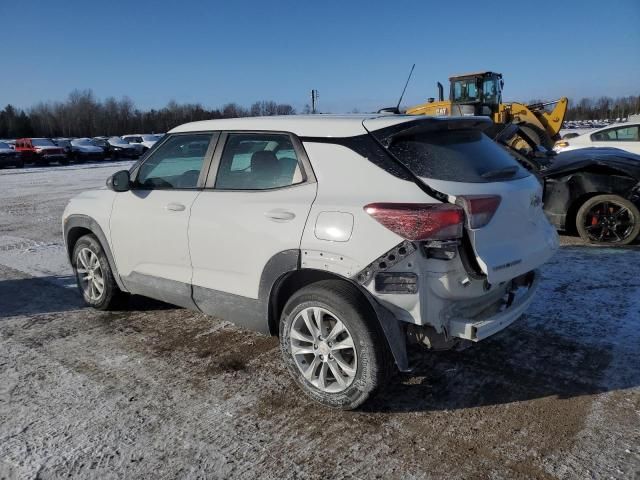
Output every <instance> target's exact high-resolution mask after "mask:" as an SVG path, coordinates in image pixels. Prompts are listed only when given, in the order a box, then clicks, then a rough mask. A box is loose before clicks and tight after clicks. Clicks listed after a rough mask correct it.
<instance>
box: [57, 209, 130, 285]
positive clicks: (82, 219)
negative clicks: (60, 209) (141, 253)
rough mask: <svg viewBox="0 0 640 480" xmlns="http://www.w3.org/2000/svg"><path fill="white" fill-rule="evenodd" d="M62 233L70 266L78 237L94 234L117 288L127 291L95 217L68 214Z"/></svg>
mask: <svg viewBox="0 0 640 480" xmlns="http://www.w3.org/2000/svg"><path fill="white" fill-rule="evenodd" d="M63 234H64V243H65V247H66V249H67V258H68V259H69V263H71V266H73V258H72V256H73V248H74V247H75V244H76V242H77V241H78V239H80V238H81V237H83V236H84V235H89V234H91V235H94V236H95V237H96V238H97V239H98V242H100V246H101V247H102V248H103V249H104V252H105V255H106V257H107V260H108V262H109V267H110V268H111V271H112V272H113V278H114V279H115V281H116V283H117V284H118V288H120V290H122V291H123V292H127V291H128V290H127V289H126V288H125V286H124V284H123V283H122V280H121V279H120V274H119V273H118V269H117V267H116V262H115V260H114V258H113V254H112V253H111V247H110V246H109V242H108V241H107V237H106V235H105V234H104V232H103V231H102V228H101V227H100V225H99V224H98V222H96V221H95V219H93V218H91V217H89V216H88V215H70V216H68V217H67V218H66V219H65V221H64V228H63Z"/></svg>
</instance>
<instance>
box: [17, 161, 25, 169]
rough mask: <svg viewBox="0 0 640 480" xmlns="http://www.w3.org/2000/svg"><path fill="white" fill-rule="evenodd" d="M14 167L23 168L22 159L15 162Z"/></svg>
mask: <svg viewBox="0 0 640 480" xmlns="http://www.w3.org/2000/svg"><path fill="white" fill-rule="evenodd" d="M16 168H24V160H23V161H21V162H18V163H16Z"/></svg>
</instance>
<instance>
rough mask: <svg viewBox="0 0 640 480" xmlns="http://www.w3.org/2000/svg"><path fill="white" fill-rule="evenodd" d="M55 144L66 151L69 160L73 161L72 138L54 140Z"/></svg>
mask: <svg viewBox="0 0 640 480" xmlns="http://www.w3.org/2000/svg"><path fill="white" fill-rule="evenodd" d="M52 140H53V143H55V144H56V145H57V146H59V147H60V148H62V149H63V150H64V153H65V155H66V156H67V159H69V160H71V159H72V156H73V155H72V147H71V139H70V138H53V139H52Z"/></svg>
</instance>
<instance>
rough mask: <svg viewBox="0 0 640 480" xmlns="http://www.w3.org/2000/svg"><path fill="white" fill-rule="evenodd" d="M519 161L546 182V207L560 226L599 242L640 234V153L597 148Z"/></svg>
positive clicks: (614, 241) (620, 241)
mask: <svg viewBox="0 0 640 480" xmlns="http://www.w3.org/2000/svg"><path fill="white" fill-rule="evenodd" d="M516 158H518V156H516ZM518 160H520V162H521V163H522V164H523V165H524V166H525V167H526V168H528V169H530V170H531V171H533V172H534V173H535V174H536V175H537V176H538V178H539V179H540V182H541V183H542V184H543V185H544V210H545V213H546V215H547V217H548V218H549V220H550V221H551V223H552V224H553V225H554V226H555V227H556V228H557V229H558V230H562V231H567V232H569V233H578V234H579V235H580V237H581V238H582V239H583V240H584V241H585V242H588V243H593V244H606V245H628V244H630V243H632V242H634V241H635V240H636V239H638V238H639V237H638V235H639V232H640V155H635V154H633V153H629V152H627V151H625V150H620V149H618V148H605V147H599V148H596V147H591V148H579V149H575V150H569V151H563V152H560V153H558V154H555V155H548V156H544V157H539V158H538V157H534V158H527V159H524V158H518Z"/></svg>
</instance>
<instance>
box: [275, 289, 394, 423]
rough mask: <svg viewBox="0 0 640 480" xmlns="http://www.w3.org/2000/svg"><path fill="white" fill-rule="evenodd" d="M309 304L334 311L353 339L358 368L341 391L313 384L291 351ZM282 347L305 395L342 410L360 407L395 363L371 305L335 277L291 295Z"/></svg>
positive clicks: (282, 328) (282, 326)
mask: <svg viewBox="0 0 640 480" xmlns="http://www.w3.org/2000/svg"><path fill="white" fill-rule="evenodd" d="M310 307H320V308H322V309H325V310H328V311H330V312H331V313H333V314H335V315H336V316H337V318H339V319H340V321H341V322H342V323H343V324H344V325H345V326H346V328H347V330H348V333H349V335H350V336H351V337H352V339H353V344H354V346H355V351H356V354H357V367H356V369H355V376H354V377H353V380H352V382H351V384H349V385H348V386H347V387H346V389H344V390H342V391H339V392H325V391H322V390H321V389H320V388H317V387H316V386H314V385H312V384H311V383H310V382H309V381H308V380H307V379H305V377H304V375H303V373H302V371H301V370H300V368H299V367H298V365H297V364H296V360H295V359H294V356H293V354H292V353H291V329H292V325H293V323H294V321H295V320H296V318H297V317H298V315H299V314H300V313H301V312H302V311H303V310H305V309H307V308H310ZM329 345H331V343H329ZM314 348H316V347H315V345H314ZM280 349H281V351H282V356H283V359H284V362H285V364H286V365H287V368H288V370H289V373H290V374H291V376H292V377H293V379H294V380H295V381H296V383H297V384H298V385H299V386H300V388H301V389H302V391H303V392H304V393H305V394H307V395H308V396H309V397H311V398H312V399H313V400H315V401H316V402H319V403H321V404H323V405H325V406H328V407H332V408H338V409H342V410H351V409H354V408H357V407H358V406H360V405H362V404H363V403H364V402H365V401H366V400H367V399H368V398H370V397H371V396H372V395H373V394H374V393H375V392H376V391H377V390H378V389H380V388H381V387H383V386H384V385H385V384H386V382H387V380H388V378H389V376H390V374H391V368H392V366H393V361H392V360H391V353H390V351H389V347H388V345H387V342H386V339H385V337H384V334H383V333H382V331H381V328H380V325H379V323H378V320H377V318H376V317H375V312H374V311H373V309H372V308H371V305H369V303H368V302H367V300H366V299H365V298H364V297H363V295H362V294H361V293H360V292H359V291H358V290H357V289H356V288H355V287H353V286H352V285H349V284H348V283H346V282H340V281H336V280H325V281H321V282H317V283H314V284H312V285H310V286H308V287H304V288H302V289H301V290H299V291H298V292H296V293H294V294H293V295H292V296H291V298H290V299H289V301H288V302H287V304H286V305H285V307H284V310H283V312H282V316H281V318H280ZM320 357H322V355H320ZM328 358H331V356H330V355H329V356H328ZM320 368H322V366H321V364H320ZM334 378H335V377H334Z"/></svg>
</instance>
